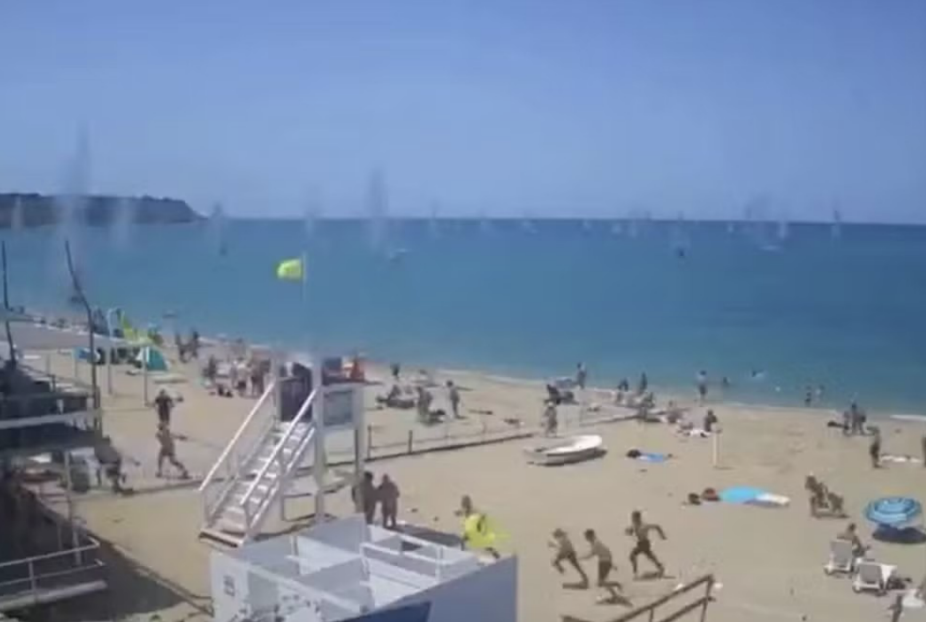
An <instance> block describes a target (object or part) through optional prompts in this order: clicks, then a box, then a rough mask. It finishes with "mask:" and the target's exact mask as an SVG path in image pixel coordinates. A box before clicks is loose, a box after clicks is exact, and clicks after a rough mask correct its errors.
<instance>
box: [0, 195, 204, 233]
mask: <svg viewBox="0 0 926 622" xmlns="http://www.w3.org/2000/svg"><path fill="white" fill-rule="evenodd" d="M65 210H73V213H74V215H75V216H76V218H75V220H76V222H80V223H83V224H87V225H90V226H95V227H105V226H108V225H111V224H113V223H116V222H120V221H121V222H132V223H137V224H143V225H145V224H181V223H190V222H197V221H199V220H202V219H203V217H202V216H200V215H199V214H197V213H196V212H194V211H193V209H192V208H191V207H190V206H189V205H187V203H186V201H181V200H179V199H157V198H154V197H148V196H142V197H110V196H100V195H89V196H80V197H64V196H48V195H42V194H20V193H8V194H0V229H9V228H10V227H14V226H16V227H19V226H21V227H44V226H46V225H53V224H56V223H59V222H61V220H62V219H63V218H62V217H63V214H65V213H66V211H65ZM123 211H126V212H128V213H127V214H124V213H122V212H123ZM123 218H124V219H125V220H124V221H122V220H121V219H123Z"/></svg>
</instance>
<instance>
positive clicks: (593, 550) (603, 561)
mask: <svg viewBox="0 0 926 622" xmlns="http://www.w3.org/2000/svg"><path fill="white" fill-rule="evenodd" d="M585 540H586V541H587V542H588V544H589V547H590V548H589V551H588V553H587V554H586V555H583V556H582V559H589V558H592V557H597V558H598V581H597V585H598V587H600V588H601V589H603V590H604V591H605V592H607V596H601V597H599V598H598V602H602V603H603V602H616V601H618V600H620V594H618V593H617V590H616V589H615V586H616V587H620V583H618V582H617V581H608V575H609V574H611V570H612V569H613V568H614V559H613V558H612V557H611V549H609V548H608V547H606V546H605V545H604V543H603V542H602V541H601V540H599V539H598V536H597V535H596V534H595V530H594V529H586V530H585Z"/></svg>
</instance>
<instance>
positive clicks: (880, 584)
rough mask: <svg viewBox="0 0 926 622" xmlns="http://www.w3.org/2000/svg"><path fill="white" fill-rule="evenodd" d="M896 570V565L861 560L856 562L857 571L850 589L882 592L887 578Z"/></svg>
mask: <svg viewBox="0 0 926 622" xmlns="http://www.w3.org/2000/svg"><path fill="white" fill-rule="evenodd" d="M895 570H897V566H889V565H887V564H879V563H878V562H874V561H863V562H859V564H858V571H857V572H856V573H855V579H854V580H853V581H852V589H853V590H855V591H856V592H862V591H870V592H876V593H877V594H883V593H884V592H885V590H886V589H887V582H888V579H890V578H891V575H893V574H894V571H895Z"/></svg>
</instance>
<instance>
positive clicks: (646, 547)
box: [626, 510, 666, 579]
mask: <svg viewBox="0 0 926 622" xmlns="http://www.w3.org/2000/svg"><path fill="white" fill-rule="evenodd" d="M650 531H655V532H656V533H657V534H659V537H660V539H662V540H665V539H666V534H665V532H664V531H663V530H662V527H660V526H659V525H656V524H650V523H644V522H643V515H642V514H640V511H639V510H634V511H633V512H632V513H631V514H630V527H628V528H627V529H626V533H627V535H628V536H633V537H634V538H636V540H637V544H636V546H634V547H633V550H632V551H631V552H630V566H631V568H633V577H634V578H635V579H636V578H637V577H638V576H639V574H638V573H637V558H638V557H639V556H640V555H643V556H644V557H646V558H647V559H649V560H650V561H651V562H652V563H653V565H654V566H656V571H657V573H658V575H657V576H660V577H661V576H663V575H664V574H665V573H666V569H665V566H663V565H662V562H660V561H659V559H658V558H657V557H656V555H655V554H654V553H653V548H652V542H651V541H650V538H649V532H650Z"/></svg>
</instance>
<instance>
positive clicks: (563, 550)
mask: <svg viewBox="0 0 926 622" xmlns="http://www.w3.org/2000/svg"><path fill="white" fill-rule="evenodd" d="M549 545H550V548H553V549H556V555H555V556H554V557H553V567H554V568H556V571H557V572H559V573H560V574H563V572H564V570H563V562H568V563H569V565H570V566H572V567H573V568H575V569H576V572H578V573H579V576H580V577H582V585H584V586H588V575H587V574H585V570H583V569H582V566H581V564H579V558H578V556H577V555H576V549H575V547H574V546H573V545H572V540H570V539H569V536H568V535H567V534H566V532H565V531H563V530H562V529H559V528H557V529H554V530H553V540H552V541H550V542H549Z"/></svg>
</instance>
